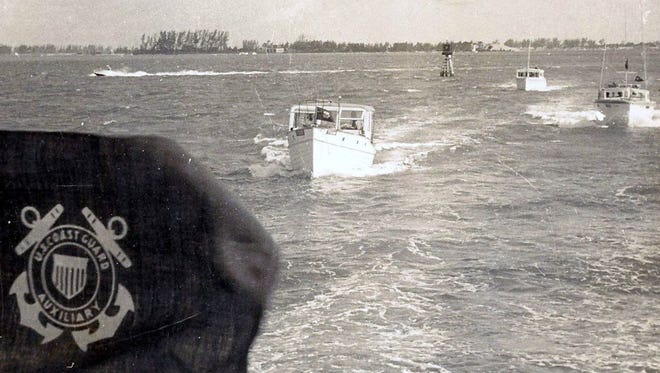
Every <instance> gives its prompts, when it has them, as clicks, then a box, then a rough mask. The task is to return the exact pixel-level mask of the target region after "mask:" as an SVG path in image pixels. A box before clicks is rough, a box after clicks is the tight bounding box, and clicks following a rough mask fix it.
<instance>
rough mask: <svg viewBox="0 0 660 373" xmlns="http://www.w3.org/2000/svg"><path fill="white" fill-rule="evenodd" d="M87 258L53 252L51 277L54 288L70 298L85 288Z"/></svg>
mask: <svg viewBox="0 0 660 373" xmlns="http://www.w3.org/2000/svg"><path fill="white" fill-rule="evenodd" d="M88 261H89V259H88V258H81V257H78V256H70V255H61V254H53V272H52V274H51V279H52V280H53V284H55V288H56V289H57V290H58V291H59V292H60V293H61V294H62V295H64V296H65V297H66V299H71V298H73V297H75V296H76V295H78V294H80V292H81V291H82V290H83V289H84V288H85V284H87V262H88Z"/></svg>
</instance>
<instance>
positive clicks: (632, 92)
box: [598, 83, 650, 101]
mask: <svg viewBox="0 0 660 373" xmlns="http://www.w3.org/2000/svg"><path fill="white" fill-rule="evenodd" d="M598 99H606V100H607V99H610V100H634V101H649V100H650V98H649V91H648V90H646V89H641V88H640V87H639V85H638V84H616V83H612V84H609V85H608V86H607V87H605V88H601V89H600V91H598Z"/></svg>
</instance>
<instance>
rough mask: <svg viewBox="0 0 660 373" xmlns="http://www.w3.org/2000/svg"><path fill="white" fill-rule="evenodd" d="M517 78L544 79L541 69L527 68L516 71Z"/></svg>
mask: <svg viewBox="0 0 660 373" xmlns="http://www.w3.org/2000/svg"><path fill="white" fill-rule="evenodd" d="M516 77H517V78H520V79H524V78H543V70H542V69H539V68H536V67H535V68H529V69H527V68H525V69H518V70H516Z"/></svg>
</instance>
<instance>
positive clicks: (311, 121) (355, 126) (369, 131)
mask: <svg viewBox="0 0 660 373" xmlns="http://www.w3.org/2000/svg"><path fill="white" fill-rule="evenodd" d="M373 114H374V108H372V107H371V106H367V105H358V104H348V103H337V102H332V101H314V102H306V103H301V104H298V105H294V106H292V107H291V111H290V113H289V131H293V130H296V129H302V128H315V127H318V128H328V129H334V130H336V131H343V132H349V133H355V134H359V135H361V136H364V137H367V138H368V139H369V140H372V139H373V122H372V121H373Z"/></svg>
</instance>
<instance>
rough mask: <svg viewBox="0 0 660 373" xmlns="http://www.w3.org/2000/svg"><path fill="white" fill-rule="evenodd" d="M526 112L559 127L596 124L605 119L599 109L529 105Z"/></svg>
mask: <svg viewBox="0 0 660 373" xmlns="http://www.w3.org/2000/svg"><path fill="white" fill-rule="evenodd" d="M525 114H527V115H529V116H531V117H532V118H534V119H540V120H541V123H543V124H547V125H552V126H558V127H585V126H594V125H596V122H598V121H602V120H603V119H605V116H604V115H603V113H601V112H600V111H598V110H580V111H571V110H561V109H558V108H551V107H544V106H535V105H531V106H529V107H528V108H527V111H526V112H525Z"/></svg>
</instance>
